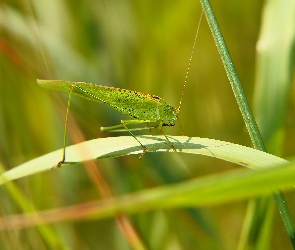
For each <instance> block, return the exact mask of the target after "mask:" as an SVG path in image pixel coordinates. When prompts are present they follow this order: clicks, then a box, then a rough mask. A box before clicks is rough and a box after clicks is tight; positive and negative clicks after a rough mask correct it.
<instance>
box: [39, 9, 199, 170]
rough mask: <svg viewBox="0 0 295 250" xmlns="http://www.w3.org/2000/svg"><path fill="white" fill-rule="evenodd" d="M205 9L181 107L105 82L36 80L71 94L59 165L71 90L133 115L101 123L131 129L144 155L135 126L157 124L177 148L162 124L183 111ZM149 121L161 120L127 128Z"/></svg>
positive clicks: (169, 124)
mask: <svg viewBox="0 0 295 250" xmlns="http://www.w3.org/2000/svg"><path fill="white" fill-rule="evenodd" d="M202 13H203V12H202ZM202 13H201V17H200V20H199V24H198V29H197V33H196V36H195V39H194V43H193V48H192V52H191V55H190V59H189V64H188V70H187V72H186V77H185V81H184V86H183V90H182V94H181V100H180V103H179V107H178V108H174V107H173V106H171V105H170V104H168V103H167V102H166V101H165V100H164V99H162V98H161V97H158V96H155V95H150V94H144V93H141V92H137V91H133V90H126V89H120V88H114V87H108V86H102V85H97V84H92V83H85V82H71V81H63V80H37V83H38V84H39V85H40V86H41V87H43V88H46V89H50V90H54V91H58V92H63V93H67V94H69V98H68V106H67V112H66V121H65V128H64V146H63V156H62V160H61V161H60V162H59V163H58V164H57V166H61V165H62V164H64V163H65V147H66V128H67V119H68V111H69V107H70V102H71V96H72V94H76V95H79V96H81V97H84V98H86V99H89V100H91V101H97V102H101V103H104V104H107V105H109V106H110V107H112V108H114V109H115V110H117V111H119V112H121V113H122V114H125V115H129V116H131V117H132V118H134V120H121V124H119V125H115V126H111V127H102V128H101V130H102V131H110V132H119V131H120V132H121V131H128V132H129V133H130V134H131V135H132V136H133V137H134V139H135V140H136V141H137V142H138V143H139V144H140V146H141V147H142V149H143V151H142V154H141V157H142V156H143V155H144V154H145V152H146V151H147V149H146V147H145V146H144V145H143V144H142V143H141V142H140V141H139V140H138V139H137V138H136V136H135V135H134V134H133V133H132V131H134V130H141V129H149V130H150V129H151V128H158V130H159V131H160V132H161V133H162V134H163V135H164V136H165V138H166V140H167V142H168V143H169V144H170V145H171V148H172V149H173V150H174V151H176V150H175V147H174V145H173V143H172V142H171V141H170V140H169V138H168V137H167V136H166V135H165V134H164V132H163V131H162V127H163V126H174V125H175V124H174V122H175V120H178V115H179V113H180V106H181V102H182V98H183V94H184V89H185V86H186V82H187V78H188V72H189V69H190V65H191V61H192V57H193V52H194V49H195V45H196V40H197V37H198V32H199V28H200V23H201V19H202ZM164 120H167V121H168V123H165V122H164ZM150 122H158V124H157V125H155V126H149V125H148V127H145V128H133V129H131V128H128V125H135V124H141V123H147V124H148V123H150ZM178 122H179V120H178ZM179 124H180V122H179ZM122 127H123V128H124V129H123V130H122V129H120V128H122ZM180 128H181V125H180ZM181 130H182V128H181ZM150 131H151V130H150ZM182 131H183V130H182ZM182 134H183V132H182Z"/></svg>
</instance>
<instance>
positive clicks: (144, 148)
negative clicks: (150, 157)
mask: <svg viewBox="0 0 295 250" xmlns="http://www.w3.org/2000/svg"><path fill="white" fill-rule="evenodd" d="M146 151H147V150H146V147H145V146H143V150H142V153H141V155H140V156H139V160H140V159H141V158H142V157H143V156H144V154H145V152H146Z"/></svg>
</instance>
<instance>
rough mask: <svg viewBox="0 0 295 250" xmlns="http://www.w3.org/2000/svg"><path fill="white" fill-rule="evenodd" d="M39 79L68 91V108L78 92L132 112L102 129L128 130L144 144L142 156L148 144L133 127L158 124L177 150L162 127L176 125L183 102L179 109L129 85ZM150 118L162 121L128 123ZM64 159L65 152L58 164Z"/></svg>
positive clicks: (125, 111) (50, 87)
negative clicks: (134, 132)
mask: <svg viewBox="0 0 295 250" xmlns="http://www.w3.org/2000/svg"><path fill="white" fill-rule="evenodd" d="M37 83H38V84H39V85H40V86H41V87H43V88H46V89H50V90H54V91H58V92H63V93H67V94H69V100H68V109H69V106H70V100H71V95H72V94H76V95H79V96H81V97H84V98H86V99H89V100H91V101H97V102H101V103H105V104H107V105H109V106H110V107H112V108H114V109H115V110H117V111H119V112H121V113H122V114H125V115H129V116H131V117H132V118H134V120H121V124H120V125H116V126H111V127H102V128H101V130H102V131H110V132H118V131H119V132H120V131H122V130H121V129H120V128H122V127H123V128H124V131H128V132H129V133H130V134H131V135H132V136H133V137H134V139H135V140H137V141H138V143H139V144H140V146H141V147H142V148H143V151H142V154H141V156H143V155H144V153H145V152H146V147H145V146H144V145H142V143H141V142H140V141H139V140H138V139H137V138H136V136H135V135H134V134H133V133H132V131H133V130H141V129H147V128H148V129H150V128H158V129H159V131H160V132H161V133H162V134H163V135H164V136H165V138H166V140H167V141H168V142H169V143H170V145H171V147H172V149H173V150H174V151H175V148H174V146H173V144H172V142H170V141H169V139H168V137H167V136H166V135H165V134H164V132H163V131H162V127H163V126H174V122H175V120H176V119H178V117H177V115H178V114H179V112H180V106H179V108H178V109H176V108H174V107H172V106H171V105H170V104H168V103H167V102H166V101H165V100H164V99H162V98H160V97H158V96H155V95H149V94H144V93H141V92H137V91H132V90H127V89H120V88H114V87H108V86H101V85H97V84H92V83H85V82H70V81H62V80H37ZM68 109H67V114H68ZM165 119H167V121H168V123H164V120H165ZM66 120H67V118H66ZM151 122H159V124H158V125H156V126H148V127H146V128H135V129H130V128H128V127H127V126H128V125H134V124H141V123H151ZM179 124H180V123H179ZM180 127H181V125H180ZM65 130H66V125H65ZM65 133H66V131H65ZM64 143H65V142H64ZM64 147H65V145H64ZM64 162H65V153H64V154H63V159H62V161H61V162H60V163H59V165H60V164H62V163H64Z"/></svg>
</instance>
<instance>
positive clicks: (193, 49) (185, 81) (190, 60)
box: [177, 10, 203, 114]
mask: <svg viewBox="0 0 295 250" xmlns="http://www.w3.org/2000/svg"><path fill="white" fill-rule="evenodd" d="M202 17H203V10H202V12H201V16H200V19H199V24H198V28H197V32H196V36H195V40H194V43H193V48H192V52H191V55H190V58H189V61H188V66H187V71H186V74H185V79H184V85H183V89H182V93H181V97H180V101H179V107H178V109H177V110H178V114H179V113H180V106H181V103H182V99H183V96H184V90H185V87H186V83H187V79H188V73H189V71H190V68H191V64H192V60H193V55H194V51H195V47H196V43H197V38H198V34H199V30H200V26H201V20H202Z"/></svg>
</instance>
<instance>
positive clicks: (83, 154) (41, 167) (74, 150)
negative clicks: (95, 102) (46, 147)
mask: <svg viewBox="0 0 295 250" xmlns="http://www.w3.org/2000/svg"><path fill="white" fill-rule="evenodd" d="M138 138H139V140H140V141H141V142H142V143H143V144H144V145H145V146H146V147H147V150H148V152H166V151H170V152H173V151H172V149H171V146H170V144H168V143H167V141H166V139H165V137H164V136H138ZM169 139H170V140H171V142H172V143H173V145H174V146H175V149H176V151H177V152H180V153H189V154H201V155H207V156H210V157H216V158H219V159H223V160H226V161H229V162H234V163H236V164H239V165H242V166H246V167H248V168H251V169H255V170H261V169H265V168H267V167H269V166H271V165H274V164H278V163H285V162H286V160H284V159H282V158H279V157H276V156H273V155H270V154H267V153H264V152H261V151H259V150H255V149H252V148H248V147H244V146H241V145H237V144H233V143H229V142H223V141H218V140H213V139H207V138H199V137H186V136H169ZM141 152H142V148H141V147H140V146H139V144H138V142H137V141H136V140H134V138H133V137H132V136H122V137H109V138H100V139H94V140H90V141H86V142H82V143H80V144H77V145H72V146H69V147H67V148H66V162H68V163H78V162H83V161H89V160H95V159H103V158H110V157H118V156H123V155H129V154H141ZM61 157H62V149H60V150H57V151H54V152H51V153H49V154H46V155H43V156H41V157H38V158H36V159H33V160H31V161H29V162H26V163H24V164H21V165H19V166H18V167H15V168H13V169H11V170H8V171H6V172H5V173H3V174H2V175H1V176H0V184H3V183H5V182H6V181H10V180H15V179H18V178H21V177H25V176H28V175H31V174H35V173H38V172H42V171H46V170H51V169H52V168H53V167H54V166H55V165H56V164H57V163H58V162H59V161H60V160H61Z"/></svg>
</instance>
